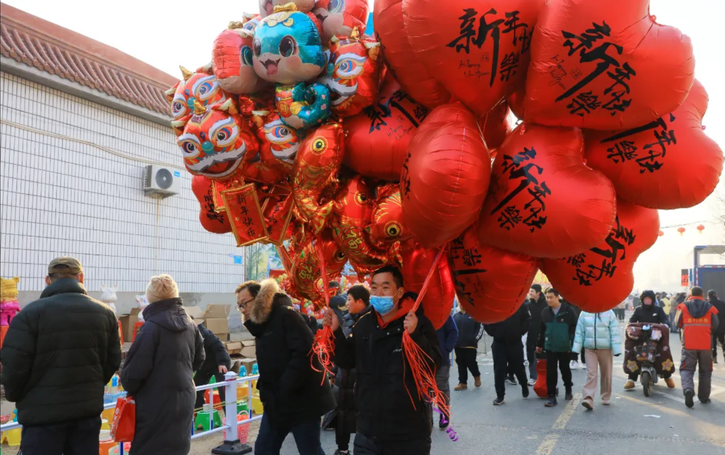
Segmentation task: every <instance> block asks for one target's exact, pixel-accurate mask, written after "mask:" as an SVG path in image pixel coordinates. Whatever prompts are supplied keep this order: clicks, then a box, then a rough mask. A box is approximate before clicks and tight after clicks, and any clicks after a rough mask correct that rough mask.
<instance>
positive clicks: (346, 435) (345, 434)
mask: <svg viewBox="0 0 725 455" xmlns="http://www.w3.org/2000/svg"><path fill="white" fill-rule="evenodd" d="M337 419H338V420H337V425H336V426H335V444H337V448H338V449H340V450H347V449H349V448H350V432H349V431H347V428H345V425H343V424H342V422H341V420H342V419H340V416H339V415H338V417H337Z"/></svg>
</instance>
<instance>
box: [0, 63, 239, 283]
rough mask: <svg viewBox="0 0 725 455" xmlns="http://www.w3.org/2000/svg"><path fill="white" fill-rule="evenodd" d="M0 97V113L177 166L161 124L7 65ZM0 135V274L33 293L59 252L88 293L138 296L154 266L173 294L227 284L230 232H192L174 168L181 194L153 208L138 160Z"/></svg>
mask: <svg viewBox="0 0 725 455" xmlns="http://www.w3.org/2000/svg"><path fill="white" fill-rule="evenodd" d="M0 94H1V95H2V98H1V99H0V105H1V106H2V107H1V111H0V116H1V117H2V119H4V120H7V121H10V122H14V123H19V124H22V125H27V126H30V127H32V128H36V129H39V130H43V131H49V132H53V133H56V134H61V135H64V136H68V137H72V138H76V139H81V140H85V141H89V142H92V143H95V144H99V145H102V146H106V147H109V148H111V149H113V150H116V151H119V152H123V153H124V154H126V155H130V156H132V157H142V158H145V159H151V160H155V161H160V162H164V163H169V164H175V165H177V166H181V165H182V164H183V163H182V160H181V155H180V153H179V152H178V149H177V146H176V143H175V138H174V135H173V132H172V131H171V129H170V128H165V127H163V126H160V125H157V124H154V123H152V122H148V121H146V120H143V119H139V118H137V117H134V116H131V115H128V114H126V113H123V112H121V111H117V110H114V109H111V108H107V107H105V106H102V105H99V104H95V103H92V102H90V101H86V100H83V99H81V98H78V97H76V96H73V95H68V94H66V93H63V92H60V91H58V90H54V89H51V88H48V87H45V86H43V85H39V84H36V83H34V82H31V81H28V80H25V79H21V78H18V77H16V76H14V75H10V74H7V73H0ZM0 133H1V134H0V209H1V211H0V276H3V277H12V276H19V277H20V278H21V282H20V289H21V290H23V291H39V290H42V288H43V287H44V286H45V285H44V282H43V277H44V276H45V274H46V273H47V264H48V262H49V261H50V260H51V259H52V258H53V257H56V256H60V255H72V256H75V257H77V258H79V259H80V260H81V262H82V263H83V266H84V268H85V275H86V285H87V287H88V289H89V290H98V289H100V285H101V284H102V283H103V284H118V286H119V291H120V292H139V293H140V292H142V291H144V290H145V287H146V283H147V282H148V278H149V277H150V276H151V275H153V274H154V273H155V272H158V273H170V274H171V275H172V276H174V278H175V279H176V280H177V281H178V283H179V287H180V289H181V291H182V292H194V293H228V292H232V291H233V290H234V287H235V286H236V285H237V284H238V283H239V281H240V279H241V276H242V273H243V269H242V266H241V265H234V264H233V259H232V258H231V257H230V256H229V254H230V253H233V254H237V255H241V253H240V252H239V251H238V250H237V249H236V248H235V243H234V239H233V237H232V235H231V234H226V235H216V234H210V233H207V232H206V231H204V230H203V228H202V227H201V225H200V224H199V219H198V216H199V204H198V203H197V201H196V198H195V197H194V195H193V193H192V192H191V176H190V175H189V174H188V173H187V172H186V171H182V173H181V174H182V191H181V194H179V195H176V196H172V197H170V198H167V199H165V200H162V201H160V202H159V203H158V206H157V201H156V200H154V199H149V198H147V197H145V196H144V194H143V190H142V176H143V169H144V167H145V164H144V163H141V162H137V161H133V160H131V159H127V158H121V157H118V156H115V155H112V154H110V153H108V152H105V151H103V150H100V149H98V148H96V147H92V146H89V145H84V144H79V143H77V142H71V141H68V140H65V139H56V138H53V137H49V136H46V135H41V134H38V133H35V132H30V131H26V130H22V129H18V128H15V127H13V126H9V125H5V124H2V125H1V131H0ZM157 210H158V220H157ZM157 221H158V240H157V237H156V230H157ZM157 242H158V248H157V247H156V245H157ZM156 255H157V268H156V270H155V268H154V262H155V260H154V258H155V256H156Z"/></svg>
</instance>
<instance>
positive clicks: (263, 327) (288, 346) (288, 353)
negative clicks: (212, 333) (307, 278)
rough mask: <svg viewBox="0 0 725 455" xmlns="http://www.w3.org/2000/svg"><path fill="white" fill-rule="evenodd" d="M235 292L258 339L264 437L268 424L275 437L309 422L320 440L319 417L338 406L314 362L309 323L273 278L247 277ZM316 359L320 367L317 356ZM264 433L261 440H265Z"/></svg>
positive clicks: (253, 333) (261, 430)
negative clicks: (257, 278)
mask: <svg viewBox="0 0 725 455" xmlns="http://www.w3.org/2000/svg"><path fill="white" fill-rule="evenodd" d="M236 294H237V303H238V305H239V308H240V310H241V311H242V314H243V315H244V319H245V322H244V325H245V326H246V327H247V329H248V330H249V332H250V333H251V334H252V335H254V337H255V339H256V347H257V364H258V365H259V380H258V381H257V389H259V394H260V399H261V400H262V403H263V404H264V417H263V421H262V426H261V427H262V428H261V429H260V438H261V439H266V438H265V437H263V430H265V429H266V430H267V432H269V431H272V432H274V433H275V435H274V436H275V437H274V438H273V437H272V435H269V438H272V439H275V440H276V437H279V436H280V434H279V432H280V431H281V432H283V433H284V435H286V434H287V433H289V432H292V433H294V434H297V432H296V431H295V428H296V427H298V426H308V425H309V426H313V427H316V428H317V432H318V436H317V438H318V441H319V424H320V417H321V416H322V415H324V414H325V413H326V412H327V411H329V410H331V409H333V408H334V407H335V399H334V398H333V395H332V391H331V390H330V383H329V382H328V380H327V378H324V379H323V374H322V373H321V372H318V371H315V370H313V369H312V367H311V365H310V352H311V349H312V342H313V336H312V332H311V331H310V328H309V327H308V326H307V325H306V324H305V321H304V320H303V319H302V316H301V315H300V314H299V313H297V311H295V310H294V308H293V307H292V301H291V300H290V298H289V297H288V296H287V295H286V294H283V293H281V292H280V289H279V285H278V284H277V282H276V281H275V280H274V279H268V280H264V281H262V282H261V283H257V282H255V281H249V282H246V283H244V284H242V285H240V286H239V287H238V288H237V290H236ZM315 364H316V366H317V369H318V370H320V371H321V370H322V368H321V367H320V365H319V362H317V359H315ZM313 423H314V425H312V424H313ZM264 436H267V435H266V434H265V435H264ZM260 438H258V440H257V445H259V444H260V443H261V444H266V443H265V441H260ZM283 439H284V437H282V439H280V441H281V440H283ZM269 441H271V439H269ZM298 442H299V441H298ZM265 447H266V445H265ZM257 452H259V453H262V452H263V450H260V449H255V453H257ZM265 453H266V452H265Z"/></svg>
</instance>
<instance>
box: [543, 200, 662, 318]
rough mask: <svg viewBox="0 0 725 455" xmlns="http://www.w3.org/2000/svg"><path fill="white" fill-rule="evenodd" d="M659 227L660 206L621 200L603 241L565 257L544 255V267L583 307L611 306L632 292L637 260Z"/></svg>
mask: <svg viewBox="0 0 725 455" xmlns="http://www.w3.org/2000/svg"><path fill="white" fill-rule="evenodd" d="M659 229H660V219H659V214H658V213H657V210H654V209H647V208H644V207H641V206H638V205H634V204H630V203H628V202H624V201H618V203H617V220H616V222H615V223H614V226H612V230H611V232H610V233H609V235H608V236H607V239H606V240H605V241H604V242H602V243H600V244H599V245H597V246H596V247H595V248H592V249H590V250H588V251H585V252H584V253H580V254H577V255H574V256H570V257H567V258H565V259H542V260H541V261H540V265H541V270H542V271H543V272H544V273H545V274H546V276H547V277H548V278H549V281H551V284H552V286H553V287H554V288H556V290H557V291H559V292H560V293H561V295H562V296H563V297H564V298H565V299H566V300H567V301H569V302H572V303H574V304H575V305H576V306H578V307H579V308H581V309H582V310H584V311H589V312H592V313H598V312H602V311H608V310H611V309H612V308H614V307H615V306H617V305H619V304H620V303H622V301H623V300H624V299H625V298H627V296H628V295H629V294H630V292H632V287H633V286H634V275H633V274H632V268H633V267H634V263H635V261H636V260H637V258H638V257H639V255H640V254H641V253H643V252H644V251H646V250H647V249H649V248H650V247H651V246H652V245H654V243H655V242H656V241H657V233H658V231H659Z"/></svg>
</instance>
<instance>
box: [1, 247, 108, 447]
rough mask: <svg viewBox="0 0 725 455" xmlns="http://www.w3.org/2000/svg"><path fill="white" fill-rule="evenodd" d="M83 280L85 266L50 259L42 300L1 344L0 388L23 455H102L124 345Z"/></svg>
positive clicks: (12, 327)
mask: <svg viewBox="0 0 725 455" xmlns="http://www.w3.org/2000/svg"><path fill="white" fill-rule="evenodd" d="M84 280H85V275H84V273H83V267H82V266H81V263H80V261H78V260H77V259H75V258H71V257H60V258H56V259H53V260H52V261H51V262H50V264H49V265H48V276H47V277H46V278H45V284H46V285H47V287H46V288H45V289H44V290H43V292H42V293H41V294H40V299H39V300H36V301H34V302H32V303H29V304H28V305H26V306H25V308H23V309H22V310H21V311H20V312H19V313H18V314H17V315H15V317H14V318H13V319H12V321H11V322H10V327H9V328H8V331H7V333H6V336H5V340H4V341H3V348H2V364H3V373H2V384H3V386H4V388H5V398H6V399H7V400H8V401H11V402H14V403H15V406H16V407H17V410H18V414H17V416H18V422H19V423H20V424H22V425H23V430H22V439H21V443H20V451H21V452H22V453H23V454H24V455H61V454H65V455H86V454H96V453H98V450H99V444H98V433H99V432H100V430H101V417H100V415H101V412H102V411H103V391H104V387H105V386H106V384H108V381H110V380H111V378H112V377H113V375H114V374H115V373H116V371H117V370H118V366H119V364H120V363H121V341H120V337H119V331H118V320H117V319H116V315H115V314H114V313H113V310H111V309H110V308H109V307H108V306H107V305H105V304H104V303H102V302H100V301H98V300H95V299H92V298H90V297H88V294H87V293H86V288H85V287H84V286H83V282H84Z"/></svg>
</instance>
